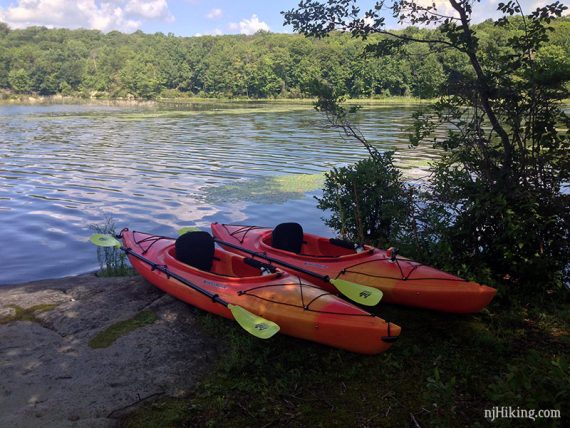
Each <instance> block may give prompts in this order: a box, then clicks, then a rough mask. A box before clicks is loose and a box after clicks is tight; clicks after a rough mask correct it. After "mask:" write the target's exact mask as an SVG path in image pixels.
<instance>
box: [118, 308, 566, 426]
mask: <svg viewBox="0 0 570 428" xmlns="http://www.w3.org/2000/svg"><path fill="white" fill-rule="evenodd" d="M494 309H496V308H492V310H494ZM381 316H382V317H383V318H385V319H387V320H390V321H393V322H396V323H398V324H399V325H402V326H404V331H403V333H404V334H402V336H401V337H400V339H399V340H398V341H397V342H396V343H395V344H394V346H393V347H392V348H391V349H390V350H388V351H387V352H386V353H385V354H382V355H377V356H363V355H356V354H352V353H349V352H344V351H340V350H337V349H332V348H328V347H325V346H320V345H317V344H314V343H311V342H307V341H303V340H299V339H294V338H291V337H287V336H284V335H277V336H275V337H273V338H272V339H270V340H268V341H260V340H256V339H255V338H254V337H251V336H249V335H248V334H246V333H244V332H242V331H241V330H240V329H239V328H237V327H236V326H235V324H234V323H232V322H230V321H228V320H225V319H222V318H220V317H218V316H214V315H211V314H208V315H203V316H199V317H198V320H199V321H200V323H199V325H200V328H201V329H203V330H205V332H206V333H208V334H210V335H212V336H213V337H216V341H217V343H218V345H219V347H220V350H221V351H222V352H220V354H219V358H218V359H217V363H216V365H215V367H214V368H213V370H212V371H211V372H209V373H208V374H206V376H205V378H203V379H202V381H201V382H200V385H199V386H198V387H197V389H196V390H194V391H193V392H192V393H191V394H190V396H189V397H188V398H187V399H186V400H185V401H180V402H172V403H170V404H169V403H164V402H163V401H159V402H158V403H157V404H156V405H154V404H144V405H143V407H142V409H141V410H140V411H135V413H134V414H133V415H132V416H127V418H126V419H125V421H123V422H124V426H139V425H137V424H136V423H135V422H139V423H141V422H140V421H141V418H142V417H143V416H144V415H147V414H148V413H151V414H152V415H153V420H154V421H155V423H154V425H152V426H156V427H166V426H185V427H195V426H229V427H241V426H266V425H267V426H276V427H306V426H326V427H329V426H331V427H347V426H414V425H413V424H411V423H410V422H411V421H410V419H411V416H410V415H412V416H413V417H414V419H415V420H416V421H417V423H418V424H419V425H420V426H449V427H464V426H465V421H469V425H470V426H477V424H479V425H480V426H486V425H487V421H486V419H485V415H484V409H490V408H492V407H493V406H508V405H512V406H514V407H515V408H516V406H520V408H529V406H530V405H531V404H532V405H533V406H532V407H533V408H535V407H534V405H535V404H537V405H538V407H537V408H542V409H560V408H562V409H564V405H565V403H566V402H567V399H568V397H567V391H568V380H567V379H568V375H569V372H568V364H569V363H570V360H569V358H568V355H569V353H568V350H569V345H570V342H569V341H568V308H567V306H563V305H560V304H558V305H557V306H551V307H549V308H548V310H547V311H545V313H544V314H542V313H540V312H533V311H528V310H527V309H525V308H523V307H512V308H510V309H509V308H499V310H498V311H496V312H492V311H491V312H489V311H486V312H485V313H483V314H480V315H477V316H473V317H468V318H466V317H464V316H459V315H445V314H434V313H432V312H428V311H418V310H416V309H407V308H403V307H395V306H389V305H384V306H383V307H382V310H381ZM529 324H531V325H532V327H529ZM535 348H536V349H540V352H535V351H532V349H535ZM512 374H516V376H517V377H522V378H524V380H522V382H524V383H525V384H526V385H528V388H527V387H525V389H524V392H525V394H521V395H520V396H518V395H517V388H518V386H516V385H518V384H517V383H516V382H518V381H514V380H513V381H510V380H509V379H510V377H511V375H512ZM545 388H548V389H549V390H548V391H545ZM520 392H523V390H521V391H520ZM511 394H513V395H511ZM539 394H540V396H539ZM533 399H536V400H538V401H537V402H536V403H532V400H533ZM505 400H507V401H505ZM184 403H185V404H186V405H184ZM563 411H564V410H563ZM331 412H333V413H334V418H330V415H331ZM161 414H163V415H164V419H162V418H161V417H160V415H161ZM173 415H177V417H176V422H170V418H171V417H172V416H173ZM510 422H511V424H510V425H509V426H513V427H515V426H521V420H520V419H518V420H517V419H513V420H512V421H510ZM560 422H561V421H560V420H558V419H545V420H543V421H542V422H540V421H537V422H536V424H537V426H548V424H550V426H556V424H557V423H558V424H560ZM505 423H507V424H508V423H509V421H508V420H507V421H505ZM141 426H151V425H150V424H146V425H141ZM416 426H417V425H416ZM501 426H503V425H501Z"/></svg>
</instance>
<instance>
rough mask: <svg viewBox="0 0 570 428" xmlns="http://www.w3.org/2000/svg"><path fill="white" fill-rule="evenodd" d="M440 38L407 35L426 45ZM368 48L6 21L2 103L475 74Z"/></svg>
mask: <svg viewBox="0 0 570 428" xmlns="http://www.w3.org/2000/svg"><path fill="white" fill-rule="evenodd" d="M521 25H522V21H517V20H515V19H514V20H512V22H511V25H510V26H508V27H507V28H504V27H497V26H495V25H494V24H493V22H491V21H485V22H483V23H481V24H478V25H477V34H478V36H479V43H480V46H481V48H482V50H483V52H484V56H485V57H488V59H489V61H493V56H494V53H495V52H496V51H497V49H498V47H500V46H501V45H504V44H506V41H507V40H508V39H509V38H510V36H511V35H512V34H514V33H516V32H520V31H521ZM552 26H553V28H554V31H553V32H552V34H551V38H550V43H549V45H547V46H546V47H545V48H543V49H542V50H541V51H540V52H539V55H540V56H541V59H542V61H545V62H548V63H549V64H551V65H552V67H554V68H557V69H559V67H563V68H564V69H566V70H568V71H569V72H570V19H569V18H562V19H559V20H556V21H555V22H553V23H552ZM437 32H438V30H437V29H431V30H426V29H418V28H416V27H408V28H406V29H404V30H401V33H402V34H406V35H408V36H413V37H415V38H420V39H428V38H431V37H435V36H437ZM378 37H382V36H371V39H375V38H378ZM372 41H373V40H372ZM366 45H367V43H366V42H365V41H362V40H359V39H354V38H351V37H350V35H349V34H346V33H344V34H343V33H337V34H333V35H332V36H331V37H326V38H323V39H311V38H305V37H304V36H301V35H298V34H273V33H266V32H259V33H257V34H255V35H253V36H243V35H228V36H202V37H177V36H174V35H173V34H168V35H165V34H162V33H156V34H144V33H142V32H140V31H137V32H135V33H133V34H123V33H120V32H117V31H112V32H110V33H107V34H104V33H102V32H100V31H96V30H66V29H47V28H44V27H30V28H26V29H23V30H12V29H10V28H9V27H8V26H7V25H5V24H3V23H0V92H1V93H3V96H4V97H6V96H10V95H11V94H39V95H53V94H63V95H74V96H82V97H112V98H115V97H129V96H130V97H133V96H134V97H137V98H145V99H150V98H155V97H158V96H162V97H179V96H201V97H247V98H299V97H302V96H303V94H304V93H305V91H306V90H307V86H308V85H309V84H310V83H311V82H313V81H314V79H315V78H323V79H326V80H327V81H329V82H330V83H332V84H333V85H334V86H335V87H337V88H339V89H340V90H341V91H342V92H344V93H346V94H347V95H348V96H350V97H353V98H362V97H386V96H414V97H419V98H431V97H434V96H437V95H441V94H442V93H444V92H445V91H450V90H452V88H453V84H452V82H453V77H454V76H453V73H451V72H450V70H451V69H455V70H457V69H458V68H459V69H462V68H464V69H465V70H468V69H469V67H468V64H467V59H466V58H465V57H463V56H462V55H460V54H458V53H457V52H456V51H453V50H450V49H447V50H446V49H443V50H437V51H433V50H431V51H430V49H429V47H428V45H426V44H423V43H416V44H412V45H409V46H406V47H404V48H402V49H400V50H399V51H398V52H397V53H392V54H391V55H387V56H378V55H373V54H367V52H366V48H365V47H366ZM463 66H464V67H463ZM0 95H1V94H0Z"/></svg>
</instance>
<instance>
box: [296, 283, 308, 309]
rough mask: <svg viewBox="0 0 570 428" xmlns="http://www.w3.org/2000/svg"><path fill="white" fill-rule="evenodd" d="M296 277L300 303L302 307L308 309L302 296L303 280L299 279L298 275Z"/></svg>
mask: <svg viewBox="0 0 570 428" xmlns="http://www.w3.org/2000/svg"><path fill="white" fill-rule="evenodd" d="M297 279H298V280H299V289H300V290H301V305H303V308H305V309H308V306H305V296H303V281H301V278H300V277H297Z"/></svg>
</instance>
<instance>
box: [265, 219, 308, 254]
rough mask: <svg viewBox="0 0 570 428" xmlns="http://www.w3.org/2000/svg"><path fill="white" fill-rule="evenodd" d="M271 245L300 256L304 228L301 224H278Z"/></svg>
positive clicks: (272, 235)
mask: <svg viewBox="0 0 570 428" xmlns="http://www.w3.org/2000/svg"><path fill="white" fill-rule="evenodd" d="M271 245H272V246H273V248H277V249H278V250H283V251H290V252H292V253H296V254H299V253H300V252H301V247H302V246H303V228H302V227H301V225H300V224H299V223H281V224H278V225H277V226H276V227H275V229H273V233H272V234H271Z"/></svg>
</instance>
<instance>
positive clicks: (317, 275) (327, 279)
mask: <svg viewBox="0 0 570 428" xmlns="http://www.w3.org/2000/svg"><path fill="white" fill-rule="evenodd" d="M214 241H216V242H217V243H218V244H220V245H226V246H228V247H231V248H235V249H236V250H239V251H243V252H244V253H248V254H251V255H252V256H256V257H261V258H263V259H265V260H267V261H270V262H271V263H276V264H278V265H281V266H283V267H286V268H287V269H293V270H296V271H297V272H301V273H304V274H305V275H309V276H312V277H314V278H318V279H320V280H321V281H324V282H329V283H330V281H331V279H330V277H329V276H328V275H321V274H320V273H316V272H313V271H310V270H306V269H303V268H302V267H299V266H295V265H292V264H289V263H287V262H284V261H282V260H279V259H274V258H273V257H269V256H268V255H266V254H265V253H258V252H257V251H253V250H248V249H247V248H243V247H240V246H239V245H236V244H231V243H229V242H225V241H221V240H219V239H217V238H214Z"/></svg>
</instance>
